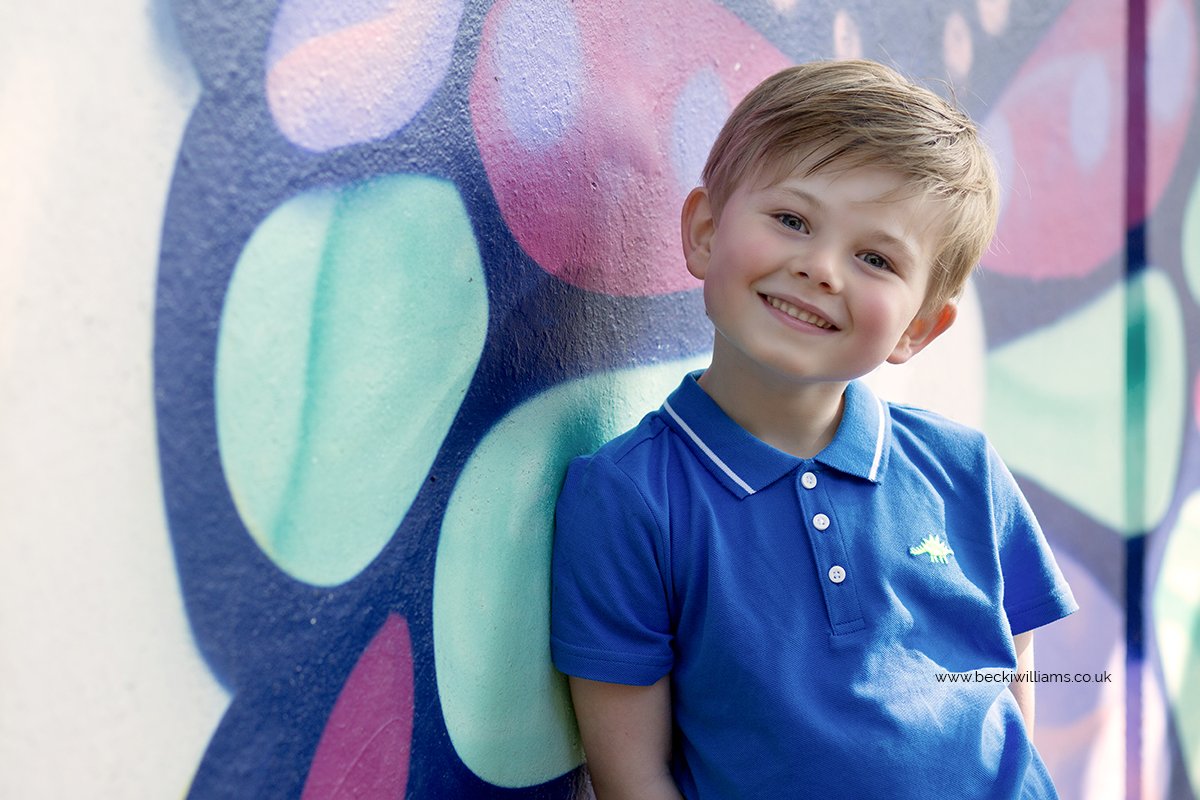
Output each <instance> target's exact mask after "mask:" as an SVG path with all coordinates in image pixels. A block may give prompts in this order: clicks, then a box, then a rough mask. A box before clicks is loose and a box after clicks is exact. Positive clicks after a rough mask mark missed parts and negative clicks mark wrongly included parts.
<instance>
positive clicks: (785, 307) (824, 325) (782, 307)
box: [761, 294, 837, 331]
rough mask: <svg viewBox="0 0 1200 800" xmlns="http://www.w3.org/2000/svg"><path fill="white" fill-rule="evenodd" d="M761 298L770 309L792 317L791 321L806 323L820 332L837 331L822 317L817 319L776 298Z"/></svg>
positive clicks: (763, 296)
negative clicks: (819, 329) (820, 330)
mask: <svg viewBox="0 0 1200 800" xmlns="http://www.w3.org/2000/svg"><path fill="white" fill-rule="evenodd" d="M761 297H762V298H763V300H766V301H767V303H769V304H770V305H771V307H772V308H775V309H778V310H779V311H782V312H783V313H785V314H787V315H788V316H789V317H792V318H793V319H798V320H800V321H801V322H807V323H808V324H809V325H815V326H816V327H818V328H821V329H822V330H827V331H835V330H837V326H836V325H834V324H833V323H832V322H830V321H829V320H827V319H825V318H823V317H819V316H817V315H816V314H814V313H812V312H811V311H805V310H804V309H803V308H798V307H796V306H794V305H792V304H791V303H789V302H788V301H786V300H780V299H779V298H778V297H772V296H771V295H769V294H764V295H761Z"/></svg>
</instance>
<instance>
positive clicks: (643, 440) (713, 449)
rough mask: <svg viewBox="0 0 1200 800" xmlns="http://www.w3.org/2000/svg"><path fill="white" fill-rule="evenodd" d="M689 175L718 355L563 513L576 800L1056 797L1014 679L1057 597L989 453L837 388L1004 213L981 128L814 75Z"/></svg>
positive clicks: (579, 471) (771, 86)
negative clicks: (586, 796)
mask: <svg viewBox="0 0 1200 800" xmlns="http://www.w3.org/2000/svg"><path fill="white" fill-rule="evenodd" d="M703 180H704V185H703V187H701V188H697V189H695V190H693V191H692V193H691V194H690V195H689V196H688V198H687V200H686V201H685V203H684V207H683V214H682V226H681V227H682V239H683V250H684V256H685V258H686V260H687V266H688V269H689V270H690V271H691V273H692V274H693V275H695V276H696V277H697V278H699V279H701V280H702V281H703V282H704V300H705V306H706V308H707V311H708V316H709V317H710V318H711V319H712V323H713V326H714V328H715V337H714V341H713V355H712V364H711V366H709V367H708V369H706V370H705V371H704V372H703V373H702V374H699V373H698V376H697V375H690V376H687V377H686V378H685V379H684V381H683V383H682V384H681V385H680V386H679V388H678V389H676V390H675V392H674V393H673V394H671V396H670V397H669V398H668V399H667V401H666V402H665V403H663V405H662V408H661V409H659V410H658V411H655V412H653V413H651V414H649V415H648V416H646V418H645V419H643V420H642V422H641V423H640V424H639V425H638V426H637V427H636V428H634V429H633V430H632V431H629V432H628V433H626V434H624V435H622V436H620V437H619V438H617V439H615V440H613V441H612V442H610V443H608V444H607V445H605V446H604V447H603V448H601V449H600V450H599V451H598V452H597V453H596V454H594V455H592V456H588V457H584V458H580V459H577V460H576V461H575V462H573V463H572V465H571V467H570V470H569V472H568V475H567V479H566V483H565V485H564V487H563V490H562V495H561V498H560V500H559V504H558V510H557V531H556V535H555V542H554V562H553V582H554V590H553V591H554V594H553V600H552V622H551V636H552V641H551V647H552V652H553V656H554V661H555V664H556V665H557V667H558V668H559V669H560V670H562V671H563V672H565V673H566V674H568V675H569V676H571V678H570V684H571V694H572V698H573V701H574V704H575V711H576V715H577V717H578V720H579V729H580V733H581V735H582V738H583V745H584V750H585V752H586V754H587V759H588V765H589V769H590V772H591V776H592V781H593V786H594V788H595V791H596V794H597V797H599V798H600V800H609V798H659V797H662V798H667V797H671V798H677V797H680V796H681V795H682V796H684V797H688V798H739V799H740V798H784V797H836V798H842V797H845V798H876V797H887V798H920V799H921V800H931V799H934V800H942V799H943V798H954V799H955V800H959V799H960V798H1047V797H1055V796H1056V793H1055V791H1054V788H1053V786H1052V785H1051V782H1050V778H1049V776H1048V775H1047V772H1046V769H1045V766H1044V765H1043V763H1042V761H1041V759H1040V758H1039V757H1038V755H1037V753H1036V751H1035V750H1034V748H1033V744H1032V741H1031V737H1030V731H1031V729H1032V726H1033V694H1032V688H1033V687H1032V684H1028V683H1017V682H1013V683H1012V684H1011V686H1010V685H1009V684H1008V681H1009V680H1010V679H1011V674H1012V672H1013V671H1015V670H1022V671H1023V670H1027V669H1031V668H1032V666H1033V645H1032V630H1033V629H1034V628H1036V627H1038V626H1041V625H1044V624H1046V623H1048V622H1052V621H1053V620H1056V619H1059V618H1060V617H1063V616H1066V615H1067V614H1070V613H1071V612H1072V611H1074V610H1075V609H1076V607H1077V606H1076V605H1075V601H1074V599H1073V598H1072V596H1071V592H1070V589H1069V588H1068V587H1067V585H1066V583H1065V582H1064V580H1063V578H1062V575H1061V573H1060V572H1059V570H1058V567H1057V566H1056V564H1055V563H1054V559H1053V556H1052V555H1051V553H1050V551H1049V549H1048V548H1047V545H1046V541H1045V539H1044V537H1043V536H1042V533H1041V530H1040V529H1039V527H1038V525H1037V522H1036V521H1035V520H1034V518H1033V515H1032V513H1031V512H1030V509H1029V506H1028V504H1027V503H1026V502H1025V499H1024V498H1023V497H1022V495H1021V493H1020V490H1019V489H1018V488H1017V486H1016V484H1015V482H1014V481H1013V478H1012V476H1011V475H1010V474H1009V472H1008V470H1007V469H1005V467H1004V465H1003V464H1002V463H1001V462H1000V460H999V458H998V457H997V456H996V453H995V452H994V451H993V450H992V449H991V447H990V446H989V445H988V443H987V441H986V440H985V439H984V438H983V436H982V435H981V434H979V433H976V432H975V431H972V430H970V429H967V428H964V427H962V426H960V425H957V424H955V423H953V422H951V421H949V420H947V419H944V418H942V417H940V416H937V415H935V414H931V413H928V412H925V411H921V410H918V409H915V408H910V407H905V406H899V405H892V404H888V403H883V402H881V401H880V400H878V399H877V398H876V397H875V396H874V395H873V394H872V393H871V392H870V391H869V390H868V389H867V388H866V387H865V386H864V385H863V384H862V383H860V382H858V381H856V380H855V379H856V378H858V377H860V376H862V375H864V374H866V373H867V372H869V371H871V370H872V369H874V368H875V367H876V366H877V365H879V364H881V363H883V362H884V361H888V362H891V363H897V364H898V363H902V362H904V361H907V360H908V359H909V358H911V357H912V356H914V355H915V354H916V353H918V352H919V351H920V350H921V349H923V348H924V347H925V346H926V345H928V344H929V343H930V342H932V341H933V340H934V339H936V338H937V337H938V336H939V335H941V334H942V333H943V332H944V331H945V330H946V329H947V328H948V327H950V325H951V324H952V323H953V322H954V318H955V306H954V303H953V300H954V298H955V297H956V296H957V295H958V293H959V292H960V291H961V289H962V287H963V285H964V283H965V282H966V280H967V278H968V277H969V275H970V273H971V271H972V269H973V268H974V266H975V264H976V263H977V262H978V261H979V258H980V256H981V254H982V252H983V250H984V248H985V247H986V245H987V243H988V242H989V240H990V239H991V236H992V233H993V231H994V228H995V221H996V215H997V204H998V201H997V197H998V191H997V183H996V177H995V174H994V171H993V168H992V166H991V161H990V159H989V156H988V154H987V152H986V150H985V148H984V146H983V144H982V143H981V141H980V138H979V134H978V132H977V130H976V128H975V126H974V125H973V124H972V123H971V121H970V120H969V119H968V118H967V117H966V116H965V115H963V114H962V113H960V112H959V111H957V110H955V109H954V108H952V107H951V106H950V105H948V104H947V103H946V102H944V101H943V100H942V99H941V98H939V97H938V96H937V95H935V94H933V93H931V92H929V91H927V90H925V89H922V88H920V87H917V86H915V85H913V84H911V83H909V82H908V81H906V80H904V79H903V78H901V77H900V76H899V75H897V74H896V73H895V72H893V71H892V70H890V69H888V68H886V67H882V66H880V65H877V64H873V63H869V62H831V63H816V64H806V65H803V66H798V67H793V68H790V69H787V70H785V71H783V72H781V73H779V74H777V75H775V76H773V77H771V78H769V79H767V80H766V81H765V82H764V83H762V84H761V85H760V86H759V87H758V88H756V89H755V90H754V91H753V92H751V93H750V95H749V96H747V97H746V99H745V100H743V101H742V103H741V104H740V105H739V106H738V107H737V108H736V109H735V110H734V112H733V114H732V115H731V116H730V118H729V120H728V122H727V123H726V125H725V127H724V129H723V130H722V131H721V134H720V135H719V137H718V138H717V141H716V144H715V145H714V146H713V149H712V152H711V154H710V156H709V159H708V163H707V165H706V166H705V168H704V173H703ZM956 673H957V674H956ZM938 676H941V680H939V677H938ZM949 676H953V677H956V678H959V680H957V681H950V680H948V677H949ZM964 679H970V680H964Z"/></svg>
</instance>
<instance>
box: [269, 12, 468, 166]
mask: <svg viewBox="0 0 1200 800" xmlns="http://www.w3.org/2000/svg"><path fill="white" fill-rule="evenodd" d="M304 9H310V10H313V11H314V12H315V11H318V10H319V11H320V12H321V13H320V14H318V15H317V16H316V17H315V18H313V19H308V20H305V19H301V10H304ZM301 10H297V11H295V12H289V13H288V14H287V15H286V16H285V15H283V14H281V17H280V20H278V21H277V25H280V26H282V25H283V24H284V22H285V21H286V24H287V27H286V29H285V30H284V29H282V28H281V31H282V32H281V33H279V34H278V35H277V37H274V38H277V39H278V41H279V42H293V40H296V39H297V36H298V32H309V31H319V32H320V33H314V35H312V36H311V37H309V38H302V39H299V40H296V41H294V42H293V43H292V44H291V46H290V47H285V46H284V45H283V44H278V45H277V44H276V43H275V41H273V42H272V46H271V55H272V58H271V59H269V68H268V70H267V81H266V83H267V85H266V96H267V104H268V106H269V107H270V109H271V116H272V117H273V118H274V119H275V124H276V125H277V126H278V127H279V130H280V132H282V133H283V135H284V136H286V137H287V138H288V139H290V140H291V141H292V142H293V143H295V144H297V145H299V146H300V147H303V148H305V149H307V150H313V151H317V152H322V151H325V150H330V149H333V148H335V147H342V146H345V145H349V144H357V143H360V142H366V141H371V140H375V139H381V138H384V137H386V136H389V135H391V134H393V133H395V132H396V131H397V130H399V129H400V128H402V127H404V126H405V125H406V124H408V122H409V121H410V120H411V119H412V118H413V117H414V116H415V115H416V114H417V112H418V111H420V110H421V108H422V106H424V105H425V103H426V101H428V100H429V98H430V96H432V95H433V93H434V92H435V91H436V90H437V88H438V87H439V86H440V85H441V83H442V81H443V80H444V79H445V77H446V73H447V72H448V71H449V68H450V61H451V57H452V56H453V53H454V40H455V38H456V36H457V35H458V25H459V22H460V20H461V19H462V12H463V4H462V0H440V2H429V3H423V4H405V5H395V4H393V6H390V7H388V8H387V10H386V13H384V14H382V15H381V16H376V17H373V18H368V19H364V20H359V21H356V22H353V23H352V24H345V25H341V27H335V28H333V29H328V27H329V25H334V24H340V23H341V22H344V21H349V20H353V19H355V18H357V17H358V16H360V15H365V14H366V12H367V11H378V10H379V3H378V0H372V2H371V3H369V4H362V5H356V6H355V10H356V12H357V13H355V14H353V15H348V16H346V17H338V16H336V15H334V14H331V13H329V12H327V11H325V10H324V9H323V7H322V6H320V5H319V4H315V3H312V2H311V0H310V1H309V2H308V3H306V4H305V5H304V6H303V8H302V9H301Z"/></svg>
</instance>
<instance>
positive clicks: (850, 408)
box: [663, 371, 891, 497]
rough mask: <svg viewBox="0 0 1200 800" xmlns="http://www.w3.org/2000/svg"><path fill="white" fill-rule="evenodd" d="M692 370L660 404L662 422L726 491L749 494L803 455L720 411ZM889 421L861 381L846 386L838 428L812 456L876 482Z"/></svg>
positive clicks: (882, 466)
mask: <svg viewBox="0 0 1200 800" xmlns="http://www.w3.org/2000/svg"><path fill="white" fill-rule="evenodd" d="M701 374H702V371H698V372H693V373H692V374H690V375H687V376H686V377H685V378H684V379H683V383H681V384H680V385H679V387H678V388H677V389H676V390H675V391H674V392H672V393H671V395H670V397H668V398H667V400H666V402H665V403H663V412H664V415H665V418H666V421H667V424H668V425H670V426H671V427H672V428H673V429H674V430H675V431H676V432H678V433H679V435H680V436H682V437H683V438H684V440H685V441H687V442H688V443H689V444H690V445H691V446H692V448H693V449H694V450H696V451H697V458H698V459H699V460H700V462H701V463H703V464H704V465H705V466H706V467H708V469H709V470H710V471H711V472H712V474H713V475H714V476H715V477H716V478H717V480H719V481H720V482H721V483H722V484H723V485H724V486H725V487H726V488H727V489H729V491H731V492H733V493H734V494H735V495H737V496H738V497H748V496H749V495H752V494H754V493H755V492H757V491H759V490H761V489H764V488H766V487H767V486H769V485H770V484H772V483H774V482H775V481H777V480H779V479H780V478H782V477H783V476H784V475H787V474H789V473H790V472H792V471H793V470H794V469H796V467H798V466H799V465H800V464H801V463H803V461H804V459H800V458H797V457H796V456H793V455H791V454H790V453H785V452H783V451H782V450H777V449H775V448H774V447H771V446H770V445H769V444H767V443H766V442H763V441H761V440H760V439H758V438H756V437H755V436H754V435H752V434H751V433H750V432H748V431H747V430H746V429H745V428H743V427H742V426H741V425H738V424H737V423H736V422H734V421H733V420H732V419H730V418H729V416H728V415H727V414H726V413H725V412H724V411H723V410H721V407H720V406H718V405H717V404H716V402H714V401H713V399H712V398H711V397H709V396H708V393H707V392H705V391H704V389H702V388H700V384H699V383H697V382H696V379H697V378H698V377H699V376H700V375H701ZM890 435H891V419H890V417H889V415H888V414H887V413H886V411H885V409H884V405H883V403H882V401H881V400H880V399H879V398H878V397H876V396H875V394H874V393H872V392H871V390H870V389H868V388H867V387H866V385H864V384H863V383H862V382H860V381H852V382H850V384H849V385H847V387H846V394H845V408H844V410H843V412H842V421H841V423H840V424H839V425H838V429H837V432H836V433H835V434H834V436H833V441H831V442H830V443H829V444H828V445H827V446H826V447H825V449H824V450H822V451H821V452H820V453H818V454H817V455H816V456H815V457H814V458H813V459H812V460H813V461H818V462H820V463H822V464H825V465H826V466H829V467H832V468H833V469H836V470H838V471H840V472H844V473H846V474H848V475H854V476H857V477H859V478H862V479H863V480H867V481H871V482H872V483H879V482H880V481H882V480H883V474H884V471H885V470H886V468H887V455H888V450H889V448H888V439H889V436H890Z"/></svg>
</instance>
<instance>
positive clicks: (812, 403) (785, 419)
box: [699, 360, 846, 458]
mask: <svg viewBox="0 0 1200 800" xmlns="http://www.w3.org/2000/svg"><path fill="white" fill-rule="evenodd" d="M699 384H700V387H701V388H702V389H704V391H705V393H707V394H708V396H709V397H711V398H712V399H713V402H715V403H716V404H717V405H718V406H720V407H721V410H722V411H724V412H725V413H726V414H727V415H729V417H730V419H732V420H733V421H734V422H736V423H738V424H739V425H741V426H742V427H743V428H745V429H746V430H747V431H749V432H750V433H751V434H753V435H754V436H755V437H757V438H758V439H760V440H762V441H764V442H766V443H767V444H769V445H771V446H772V447H774V448H776V449H777V450H782V451H784V452H785V453H791V454H792V455H794V456H797V457H799V458H812V457H813V456H815V455H816V454H817V453H819V452H821V451H822V450H823V449H825V446H826V445H828V444H829V443H830V442H831V441H833V436H834V434H835V433H836V432H837V428H838V425H839V424H840V423H841V421H842V405H843V396H844V395H845V392H846V384H845V383H844V382H821V383H807V384H797V383H793V382H790V381H786V380H783V379H778V378H773V377H772V376H764V375H761V374H742V371H741V370H736V369H732V368H726V367H723V365H720V364H718V363H717V361H716V360H714V362H713V364H712V365H711V366H710V367H709V368H708V369H707V370H705V371H704V374H703V375H701V376H700V379H699Z"/></svg>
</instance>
